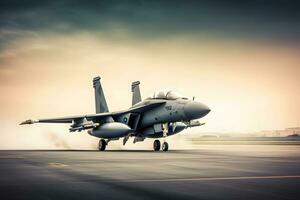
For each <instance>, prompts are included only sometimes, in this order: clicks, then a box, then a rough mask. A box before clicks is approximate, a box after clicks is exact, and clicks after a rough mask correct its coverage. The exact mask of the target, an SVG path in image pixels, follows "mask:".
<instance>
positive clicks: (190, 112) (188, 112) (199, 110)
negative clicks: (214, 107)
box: [184, 101, 210, 120]
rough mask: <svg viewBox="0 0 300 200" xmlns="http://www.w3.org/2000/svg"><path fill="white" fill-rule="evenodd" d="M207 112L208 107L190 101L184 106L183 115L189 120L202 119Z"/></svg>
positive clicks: (208, 110)
mask: <svg viewBox="0 0 300 200" xmlns="http://www.w3.org/2000/svg"><path fill="white" fill-rule="evenodd" d="M209 112H210V109H209V107H208V106H206V105H205V104H203V103H200V102H195V101H191V102H188V103H187V104H186V105H185V106H184V114H185V116H186V117H187V118H188V119H189V120H191V119H198V118H201V117H204V116H205V115H207V114H208V113H209Z"/></svg>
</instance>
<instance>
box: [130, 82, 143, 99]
mask: <svg viewBox="0 0 300 200" xmlns="http://www.w3.org/2000/svg"><path fill="white" fill-rule="evenodd" d="M139 85H140V82H139V81H135V82H133V83H132V84H131V92H132V105H135V104H137V103H138V102H140V101H141V100H142V99H141V92H140V86H139Z"/></svg>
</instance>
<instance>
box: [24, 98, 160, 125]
mask: <svg viewBox="0 0 300 200" xmlns="http://www.w3.org/2000/svg"><path fill="white" fill-rule="evenodd" d="M164 103H165V102H164V101H157V102H151V103H148V104H145V105H140V106H136V107H132V108H130V109H128V110H124V111H119V112H107V113H98V114H90V115H78V116H70V117H60V118H46V119H37V120H32V119H29V120H25V121H23V122H21V123H20V125H24V124H34V123H73V121H77V120H81V119H84V118H85V119H86V120H88V121H95V122H96V121H101V119H104V118H107V117H113V118H114V117H117V116H120V115H123V114H127V113H143V112H146V111H148V110H150V109H152V108H155V107H157V106H159V105H162V104H164Z"/></svg>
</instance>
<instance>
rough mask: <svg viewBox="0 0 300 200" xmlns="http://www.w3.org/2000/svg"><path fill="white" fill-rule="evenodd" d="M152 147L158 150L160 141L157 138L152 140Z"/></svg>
mask: <svg viewBox="0 0 300 200" xmlns="http://www.w3.org/2000/svg"><path fill="white" fill-rule="evenodd" d="M153 149H154V151H159V149H160V141H159V140H154V142H153Z"/></svg>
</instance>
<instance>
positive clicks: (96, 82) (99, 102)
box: [93, 76, 109, 113]
mask: <svg viewBox="0 0 300 200" xmlns="http://www.w3.org/2000/svg"><path fill="white" fill-rule="evenodd" d="M93 86H94V89H95V105H96V113H104V112H109V111H108V107H107V104H106V100H105V96H104V93H103V90H102V86H101V83H100V77H99V76H97V77H95V78H94V79H93Z"/></svg>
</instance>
